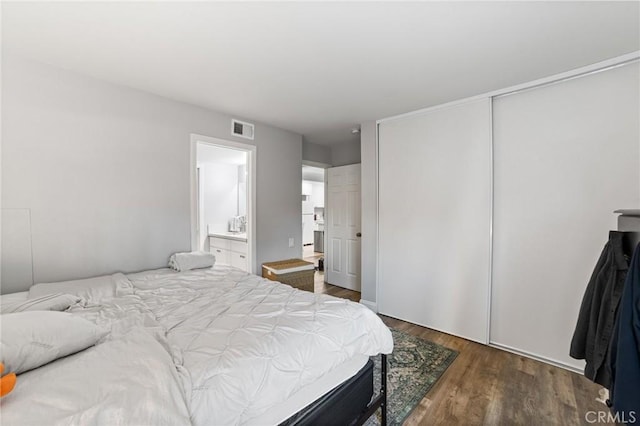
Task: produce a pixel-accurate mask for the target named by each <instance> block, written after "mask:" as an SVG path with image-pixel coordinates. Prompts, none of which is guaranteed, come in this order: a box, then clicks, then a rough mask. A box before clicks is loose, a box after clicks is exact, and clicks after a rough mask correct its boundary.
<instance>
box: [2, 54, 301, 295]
mask: <svg viewBox="0 0 640 426" xmlns="http://www.w3.org/2000/svg"><path fill="white" fill-rule="evenodd" d="M2 59H3V61H2V88H3V93H2V124H3V126H2V154H3V155H2V208H3V209H7V208H10V209H16V208H18V209H26V210H28V211H29V213H30V216H31V235H29V236H26V235H25V236H24V238H31V241H32V251H33V281H34V282H46V281H56V280H64V279H73V278H81V277H88V276H94V275H98V274H106V273H112V272H115V271H125V272H127V271H137V270H143V269H150V268H158V267H163V266H165V265H166V262H167V258H168V257H169V255H170V254H171V253H172V252H175V251H179V250H189V249H190V246H191V238H190V205H189V203H190V201H189V199H190V181H189V176H190V175H189V167H190V166H189V164H190V134H191V133H197V134H202V135H207V136H212V137H218V138H222V139H228V140H236V141H239V142H243V143H247V140H246V139H238V138H235V137H233V136H231V135H230V127H231V126H230V120H231V116H229V115H225V114H221V113H218V112H214V111H210V110H206V109H203V108H199V107H195V106H192V105H188V104H185V103H181V102H176V101H172V100H169V99H166V98H162V97H159V96H155V95H152V94H148V93H145V92H142V91H138V90H134V89H130V88H127V87H122V86H117V85H113V84H110V83H107V82H103V81H99V80H96V79H93V78H91V77H86V76H82V75H78V74H75V73H71V72H68V71H65V70H61V69H58V68H53V67H50V66H47V65H43V64H40V63H36V62H32V61H29V60H24V59H21V58H18V57H15V56H12V55H9V54H7V53H6V52H4V54H3V57H2ZM237 118H240V119H244V120H246V121H251V120H250V119H248V120H247V119H246V118H244V117H237ZM255 134H256V139H255V141H252V143H255V144H256V145H257V146H258V149H257V164H258V167H257V168H258V170H257V206H256V208H257V215H258V217H257V224H256V228H257V229H256V232H257V259H256V265H259V264H261V263H262V262H264V261H270V260H278V259H286V258H290V257H296V256H298V255H299V243H300V241H301V232H302V231H301V229H300V215H301V204H300V181H301V180H302V172H301V158H302V138H301V136H300V135H298V134H295V133H292V132H288V131H284V130H281V129H277V128H273V127H270V126H266V125H262V124H260V123H256V129H255ZM3 226H10V224H6V223H3ZM289 237H293V238H294V239H295V244H294V247H292V248H289V247H288V238H289ZM8 250H10V248H9V249H8V248H7V247H6V246H3V261H4V259H5V258H10V257H11V256H10V253H7V251H8ZM5 254H7V255H8V256H5ZM12 266H13V265H12V264H8V263H7V262H3V264H2V275H3V276H5V277H6V276H10V270H11V268H12ZM7 274H9V275H7ZM30 284H32V283H31V282H8V281H7V282H3V283H2V291H3V292H4V293H7V292H11V291H18V290H22V289H26V288H28V286H29V285H30Z"/></svg>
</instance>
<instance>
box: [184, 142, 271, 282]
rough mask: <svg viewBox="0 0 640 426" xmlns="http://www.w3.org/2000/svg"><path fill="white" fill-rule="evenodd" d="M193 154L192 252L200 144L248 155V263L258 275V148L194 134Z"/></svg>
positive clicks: (195, 219) (196, 223)
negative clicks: (198, 149) (242, 152)
mask: <svg viewBox="0 0 640 426" xmlns="http://www.w3.org/2000/svg"><path fill="white" fill-rule="evenodd" d="M190 140H191V152H190V166H189V180H190V210H191V220H190V222H191V223H190V227H191V250H197V249H198V178H197V167H198V164H197V147H198V143H203V144H206V145H211V146H218V147H221V148H228V149H235V150H239V151H244V152H246V153H247V171H248V172H249V177H248V179H247V186H248V187H247V195H248V196H247V213H248V216H249V217H248V218H247V244H248V245H249V247H248V250H247V255H248V256H249V259H247V263H248V265H249V272H250V273H252V274H255V273H256V265H255V262H256V259H257V256H256V170H257V168H256V160H257V156H258V155H257V150H258V147H257V146H255V145H250V144H246V143H241V142H234V141H228V140H225V139H219V138H214V137H211V136H204V135H198V134H195V133H192V134H191V135H190Z"/></svg>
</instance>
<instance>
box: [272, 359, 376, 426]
mask: <svg viewBox="0 0 640 426" xmlns="http://www.w3.org/2000/svg"><path fill="white" fill-rule="evenodd" d="M381 357H382V359H381V364H382V367H381V369H380V370H381V371H380V376H381V377H380V393H379V395H378V396H377V397H376V398H375V399H373V400H372V399H371V398H372V396H373V361H371V360H369V361H368V362H367V364H366V365H365V366H364V367H362V369H360V371H358V373H357V374H356V375H355V376H353V377H352V378H350V379H349V380H347V381H346V382H344V383H342V384H341V385H339V386H337V387H335V388H334V389H332V390H331V391H329V392H327V393H326V394H324V395H323V396H322V397H320V398H319V399H317V400H315V401H314V402H312V403H311V404H309V405H308V406H306V407H305V408H303V409H302V410H300V411H299V412H297V413H296V414H294V415H293V416H291V417H289V418H288V419H287V420H285V421H284V422H282V423H280V426H303V425H304V426H306V425H345V426H347V425H349V426H359V425H362V424H364V422H365V421H366V420H367V419H368V418H369V417H371V416H372V415H373V413H375V412H376V410H377V409H378V408H380V409H381V410H382V416H381V422H380V424H381V426H386V424H387V356H386V355H385V354H382V355H381Z"/></svg>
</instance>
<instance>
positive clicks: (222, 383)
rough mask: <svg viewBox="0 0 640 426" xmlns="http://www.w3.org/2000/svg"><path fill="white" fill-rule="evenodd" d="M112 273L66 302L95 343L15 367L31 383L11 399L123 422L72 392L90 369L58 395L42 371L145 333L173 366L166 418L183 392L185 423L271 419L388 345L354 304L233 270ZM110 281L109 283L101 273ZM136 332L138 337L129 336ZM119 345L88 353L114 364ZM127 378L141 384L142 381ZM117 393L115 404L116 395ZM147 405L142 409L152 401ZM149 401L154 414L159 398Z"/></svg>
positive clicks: (51, 418)
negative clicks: (96, 333)
mask: <svg viewBox="0 0 640 426" xmlns="http://www.w3.org/2000/svg"><path fill="white" fill-rule="evenodd" d="M123 277H124V276H122V274H120V275H119V277H118V280H117V282H118V286H119V289H118V291H117V292H116V296H115V297H106V298H95V299H91V297H89V299H88V300H83V302H82V303H78V304H76V305H74V306H72V307H71V308H70V309H69V311H68V312H70V313H71V314H72V315H78V316H81V317H83V318H85V319H87V320H89V321H91V322H94V323H96V324H97V325H99V326H100V327H103V328H104V329H105V330H108V334H107V337H105V339H104V341H103V342H99V343H98V344H97V345H96V346H95V347H94V348H93V349H91V350H86V351H83V352H81V353H78V354H76V355H73V356H71V357H67V358H64V359H62V360H58V361H55V362H52V363H50V364H48V365H46V366H44V367H40V368H38V369H36V370H32V371H30V372H29V373H26V374H28V376H26V377H28V379H29V380H28V381H26V383H31V384H30V385H29V386H26V385H25V387H23V388H22V390H21V393H20V394H19V395H20V398H21V400H23V401H30V403H31V404H35V405H32V407H33V408H32V411H33V412H34V413H38V416H41V419H42V420H43V421H45V420H46V421H47V422H48V423H56V422H60V423H65V424H73V423H74V422H73V421H72V422H69V421H68V419H70V418H71V419H82V423H83V424H87V423H89V424H91V423H100V421H97V422H96V421H91V419H96V418H97V417H96V413H93V412H90V411H87V410H90V409H89V408H87V407H92V406H93V407H96V406H101V407H103V410H102V411H105V410H106V412H110V413H118V414H117V416H118V417H117V421H116V417H113V418H111V420H112V421H111V422H108V423H117V424H131V421H127V417H126V413H123V411H122V408H121V407H118V406H114V407H108V406H107V407H105V406H104V404H106V403H108V401H107V402H105V401H93V402H92V401H91V400H90V396H91V395H93V394H92V393H91V392H88V391H84V390H83V386H89V384H90V380H89V381H87V378H89V379H90V376H91V375H92V374H90V373H83V376H84V377H82V376H79V375H75V376H74V375H73V374H71V375H70V376H71V377H73V385H74V386H72V387H71V388H72V389H73V390H74V391H73V392H71V393H69V395H66V394H65V395H60V393H59V392H56V390H55V388H52V387H46V386H42V380H44V379H43V378H47V377H52V374H55V372H56V371H58V370H60V371H73V365H74V364H73V363H74V362H76V361H74V360H77V362H79V363H81V364H80V365H81V366H82V371H85V372H87V371H88V372H90V371H92V369H96V370H95V371H98V370H100V369H103V368H106V367H108V366H106V367H105V366H102V365H95V366H92V365H87V363H90V360H92V359H95V356H93V358H92V356H91V355H87V351H89V352H88V353H91V351H94V352H95V351H97V353H98V354H99V353H101V352H100V351H103V350H105V351H106V350H107V349H108V346H105V345H111V346H113V347H124V346H122V345H123V343H122V342H126V341H129V342H132V341H137V340H140V341H145V342H147V341H149V339H151V341H154V342H156V349H157V350H159V351H161V352H163V353H164V354H165V355H162V354H159V355H158V357H156V358H157V359H156V362H158V363H160V362H161V361H162V362H168V363H169V365H168V366H167V365H164V366H163V368H165V370H167V371H174V372H175V374H174V375H171V376H169V375H167V380H168V381H169V382H171V381H177V382H176V383H177V385H176V386H173V387H172V386H168V388H167V390H166V391H165V392H164V393H161V394H159V396H158V397H159V398H160V397H163V398H164V400H171V401H173V403H174V404H175V406H176V407H178V408H176V409H175V410H173V411H176V412H177V417H176V419H180V418H182V413H181V409H180V407H179V401H178V400H179V399H180V400H181V401H183V402H184V406H185V410H187V412H188V413H189V414H188V416H189V423H191V424H194V425H210V424H216V425H253V424H256V425H257V424H260V425H263V424H277V423H280V422H282V421H284V420H286V419H287V418H289V417H291V416H292V415H293V414H295V413H297V412H298V411H300V410H301V409H303V408H304V407H306V406H307V405H309V404H310V403H312V402H313V401H315V400H316V399H318V398H319V397H321V396H322V395H324V394H325V393H327V392H329V391H330V390H332V389H333V388H335V387H336V386H338V385H339V384H341V383H342V382H344V381H346V380H348V379H349V378H351V377H352V376H354V375H355V374H357V372H358V371H359V370H360V369H361V368H362V367H363V366H364V365H365V364H366V362H367V360H368V358H369V356H372V355H376V354H378V353H390V352H391V351H392V349H393V340H392V337H391V333H390V331H389V329H388V328H387V327H386V326H385V325H384V324H383V323H382V321H381V320H380V319H379V318H378V317H377V316H376V315H375V314H374V313H373V312H371V311H370V310H369V309H367V308H366V307H364V306H362V305H360V304H357V303H354V302H350V301H348V300H345V299H339V298H335V297H332V296H329V295H322V294H313V293H309V292H304V291H300V290H298V289H295V288H292V287H290V286H288V285H284V284H281V283H278V282H274V281H270V280H266V279H263V278H261V277H258V276H255V275H250V274H247V273H245V272H243V271H240V270H238V269H235V268H231V267H227V266H216V267H214V268H208V269H202V270H195V271H188V272H180V273H178V272H175V271H172V270H169V269H160V270H153V271H145V272H141V273H136V274H129V275H127V276H126V277H124V278H125V279H123ZM111 281H114V282H115V281H116V280H105V282H107V283H108V282H111ZM96 294H98V293H96ZM23 296H24V295H22V296H20V297H23ZM13 297H14V298H15V297H18V296H13ZM3 300H4V296H3ZM132 333H134V334H132ZM135 333H137V334H135ZM142 334H144V335H145V336H149V338H148V339H142V338H141V339H132V338H131V336H132V335H140V336H142ZM151 341H149V342H147V343H146V344H145V345H144V347H140V348H133V347H132V348H131V351H133V352H131V353H136V351H139V352H141V353H147V352H148V351H149V350H150V349H149V348H150V347H152V344H151ZM118 345H120V346H118ZM103 347H104V349H102V348H103ZM112 352H113V351H112ZM112 352H110V353H112ZM121 352H122V356H119V357H114V359H113V360H105V357H102V358H100V359H102V362H107V363H111V362H113V363H115V366H112V367H111V368H114V369H115V368H116V367H117V368H121V367H120V366H122V365H124V364H125V363H126V360H127V359H131V358H132V357H131V356H129V358H127V355H126V353H127V351H124V350H122V351H121ZM166 355H168V356H166ZM88 360H89V361H88ZM167 360H168V361H167ZM60 363H62V364H60ZM62 367H64V368H62ZM146 374H148V373H146ZM86 376H89V377H86ZM95 376H96V377H104V374H103V375H98V374H97V373H96V374H95ZM138 376H140V375H138ZM138 376H136V377H138ZM143 376H144V374H142V377H143ZM18 379H19V381H20V377H19V378H18ZM138 381H141V383H142V384H143V385H144V384H145V383H146V382H144V379H142V378H140V379H139V380H138ZM100 386H101V387H104V388H105V389H106V391H108V389H109V387H110V386H115V387H116V388H117V389H119V392H122V391H123V390H122V386H119V385H118V384H117V383H111V382H110V381H109V380H104V383H101V384H100ZM151 387H152V386H151V385H150V384H146V385H144V386H141V387H138V390H137V391H136V390H135V389H136V387H135V386H131V388H132V392H133V394H132V395H131V397H132V398H135V393H136V392H137V393H138V394H140V392H143V391H144V390H145V389H149V388H151ZM175 387H177V388H178V389H179V392H178V391H176V390H175V389H174V388H175ZM14 392H16V391H14ZM30 392H34V393H33V394H31V393H30ZM46 392H50V394H47V393H46ZM126 392H128V391H127V390H126V389H125V394H124V395H121V399H120V401H126V400H127V394H126ZM97 394H99V392H98V393H97ZM97 394H96V395H97ZM36 396H37V397H36ZM178 396H179V398H178ZM9 398H11V395H9ZM61 398H62V399H61ZM15 399H16V398H14V400H15ZM147 399H148V400H149V401H152V399H153V398H152V397H151V396H148V397H147ZM52 405H58V406H60V405H63V406H64V407H66V411H65V412H64V413H57V412H56V413H49V414H48V415H47V407H49V406H52ZM14 407H21V405H20V403H13V402H11V401H10V400H7V398H6V397H5V398H3V400H2V408H3V415H4V414H5V413H9V414H8V415H9V417H10V418H14V419H19V416H14V417H11V416H12V415H13V414H15V413H16V411H15V409H14ZM149 407H151V408H153V407H152V403H149V406H148V407H147V408H149ZM157 408H158V410H157V411H158V412H161V407H157ZM165 408H166V407H165ZM22 409H24V407H22ZM166 411H167V410H166V409H165V410H164V412H166ZM153 412H154V410H153V409H150V410H149V413H153ZM11 413H13V414H11ZM63 414H64V416H63V417H56V416H58V415H59V416H62V415H63ZM167 416H168V414H167ZM32 420H33V419H32ZM102 420H103V423H104V418H103V419H102ZM131 420H132V421H136V422H140V421H141V420H140V418H135V419H131ZM176 421H177V420H176ZM18 423H19V422H18Z"/></svg>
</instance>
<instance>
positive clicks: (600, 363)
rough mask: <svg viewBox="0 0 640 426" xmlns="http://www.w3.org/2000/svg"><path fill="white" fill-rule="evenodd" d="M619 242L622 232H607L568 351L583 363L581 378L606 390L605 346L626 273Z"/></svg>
mask: <svg viewBox="0 0 640 426" xmlns="http://www.w3.org/2000/svg"><path fill="white" fill-rule="evenodd" d="M622 238H623V233H622V232H617V231H611V232H609V241H608V242H607V243H606V244H605V246H604V250H603V251H602V254H601V255H600V259H599V260H598V263H597V264H596V267H595V269H594V271H593V274H592V276H591V279H590V280H589V284H587V289H586V291H585V293H584V297H583V299H582V305H581V306H580V313H579V314H578V323H577V324H576V329H575V331H574V333H573V339H571V349H570V351H569V355H571V357H572V358H576V359H584V360H586V361H587V365H586V367H585V369H584V375H585V376H586V377H587V378H589V379H591V380H592V381H594V382H596V383H599V384H601V385H602V386H604V387H606V388H610V386H611V368H610V365H611V354H610V352H609V345H610V342H611V338H612V335H613V330H614V325H615V319H616V313H617V309H618V305H619V303H620V298H621V296H622V290H623V288H624V282H625V278H626V276H627V270H628V269H629V266H628V263H627V260H626V258H625V256H624V251H623V247H622Z"/></svg>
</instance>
